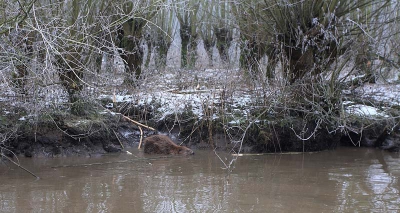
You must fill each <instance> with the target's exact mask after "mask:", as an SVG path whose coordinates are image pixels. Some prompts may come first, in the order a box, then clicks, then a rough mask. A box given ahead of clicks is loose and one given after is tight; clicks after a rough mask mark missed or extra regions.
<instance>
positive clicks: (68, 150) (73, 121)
mask: <svg viewBox="0 0 400 213" xmlns="http://www.w3.org/2000/svg"><path fill="white" fill-rule="evenodd" d="M144 134H145V135H144V137H145V136H146V135H148V134H153V133H152V132H147V131H144ZM139 140H140V131H139V129H138V128H137V126H136V125H134V124H132V123H131V122H128V121H126V120H124V119H123V118H122V116H120V115H112V114H111V113H106V114H97V115H96V117H76V116H72V115H70V114H68V115H61V114H53V115H51V116H50V115H48V116H43V117H42V118H41V119H40V121H38V122H37V123H36V124H32V123H31V122H30V121H29V120H27V121H23V122H21V124H19V128H18V129H17V130H16V132H15V134H13V136H12V137H10V138H9V139H8V140H6V141H5V142H4V143H3V144H1V146H0V148H1V152H2V153H3V154H5V155H7V156H9V157H13V156H15V155H17V156H20V155H24V156H26V157H38V156H45V157H55V156H72V155H88V156H90V155H93V154H103V153H112V152H120V151H121V150H122V149H123V147H125V148H126V147H134V146H137V145H138V142H139ZM122 146H123V147H122Z"/></svg>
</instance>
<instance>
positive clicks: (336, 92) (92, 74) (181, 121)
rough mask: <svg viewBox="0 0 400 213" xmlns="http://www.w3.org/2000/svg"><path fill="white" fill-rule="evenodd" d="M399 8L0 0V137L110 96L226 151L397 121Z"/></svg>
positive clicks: (382, 0) (291, 2)
mask: <svg viewBox="0 0 400 213" xmlns="http://www.w3.org/2000/svg"><path fill="white" fill-rule="evenodd" d="M399 11H400V4H399V2H397V1H388V0H358V1H351V0H344V1H343V0H342V1H339V0H328V1H318V0H306V1H300V0H278V1H276V0H273V1H269V0H266V1H258V0H233V1H225V0H204V1H194V0H183V1H181V0H117V1H100V0H90V1H80V0H66V1H49V0H28V1H22V2H21V1H16V0H0V37H1V39H0V70H1V73H0V77H1V78H0V79H1V80H0V84H1V88H0V94H1V96H0V107H1V109H0V135H1V138H0V143H1V144H2V146H1V147H2V148H1V149H2V150H3V149H8V147H7V144H6V142H7V141H9V140H12V139H13V138H15V137H17V136H18V134H19V133H18V131H19V130H20V129H21V123H25V124H26V123H29V124H30V125H32V126H35V124H38V122H39V121H40V120H42V118H43V117H45V115H52V114H54V113H70V114H72V115H74V116H79V117H85V118H88V117H90V118H93V117H96V116H97V114H96V113H93V112H94V111H96V112H98V111H103V110H106V109H110V110H112V111H114V112H120V113H122V114H124V115H127V116H130V117H131V118H132V119H134V120H137V121H139V122H142V123H146V124H148V125H153V126H156V127H157V128H158V129H162V130H164V131H171V132H172V131H173V130H174V129H178V130H179V134H180V136H181V139H182V140H183V141H184V142H189V141H191V143H204V144H207V145H209V146H210V147H218V146H219V144H218V141H221V140H220V139H218V138H221V137H219V136H218V137H217V135H224V137H223V138H224V140H223V141H225V142H226V143H229V144H231V148H232V150H234V151H235V152H240V151H242V150H243V147H246V146H247V145H248V146H250V145H252V146H256V147H258V148H256V150H249V151H290V150H295V151H311V150H320V149H324V148H329V147H331V146H334V145H332V144H328V145H324V146H319V145H316V143H319V142H318V141H321V140H322V139H323V138H321V134H323V135H332V136H333V135H350V136H351V137H349V139H350V140H351V142H352V143H353V144H354V145H359V144H360V143H362V141H361V138H362V137H365V134H364V133H365V132H366V130H367V129H369V128H370V129H373V130H374V131H376V133H375V134H374V135H373V136H371V137H372V138H373V137H375V138H379V137H380V136H382V134H383V133H382V132H384V135H386V134H388V135H390V134H392V133H393V134H392V135H394V134H397V132H399V128H398V126H397V124H398V122H399V120H398V117H399V98H400V97H399V93H398V91H399V89H398V88H399V67H400V42H399V41H400V38H399V32H400V27H399V26H400V24H399V21H400V20H399ZM94 114H96V116H94ZM10 117H14V118H12V119H11V118H10ZM97 118H98V117H96V119H97ZM11 120H12V122H11ZM377 127H379V128H377ZM60 131H63V130H62V129H60ZM88 131H90V129H89V130H88ZM88 135H90V133H88ZM352 135H356V136H357V137H353V136H352ZM71 136H72V137H73V135H71ZM324 137H325V136H324ZM382 137H383V136H382ZM291 138H294V139H296V140H298V141H297V142H296V141H291V142H284V141H282V140H283V139H286V140H291ZM332 140H334V139H332ZM335 140H336V139H335ZM374 140H377V141H378V139H374ZM287 143H297V144H295V145H287ZM332 143H333V144H334V142H332ZM246 144H247V145H246ZM373 144H374V145H377V144H380V145H382V142H381V141H378V142H376V143H373ZM249 149H250V148H249Z"/></svg>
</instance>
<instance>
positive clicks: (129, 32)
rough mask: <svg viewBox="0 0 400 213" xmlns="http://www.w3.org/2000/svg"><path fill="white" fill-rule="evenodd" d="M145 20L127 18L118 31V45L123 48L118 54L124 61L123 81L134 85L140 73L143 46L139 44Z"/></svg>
mask: <svg viewBox="0 0 400 213" xmlns="http://www.w3.org/2000/svg"><path fill="white" fill-rule="evenodd" d="M145 25H146V21H145V20H142V19H129V20H128V21H126V22H125V23H124V24H123V25H122V28H121V29H120V30H119V32H118V39H119V41H120V42H119V47H120V48H123V51H121V52H120V56H121V58H122V60H123V61H124V65H125V71H126V74H127V75H126V77H125V80H124V82H125V83H126V84H128V85H134V82H135V81H136V80H137V79H139V77H140V75H141V73H142V64H143V55H144V52H143V47H142V46H141V45H140V40H141V38H142V30H143V27H144V26H145Z"/></svg>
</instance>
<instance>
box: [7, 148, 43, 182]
mask: <svg viewBox="0 0 400 213" xmlns="http://www.w3.org/2000/svg"><path fill="white" fill-rule="evenodd" d="M0 155H1V157H3V158H5V159H7V160H8V161H10V162H11V163H13V164H14V165H16V166H18V167H19V168H20V169H22V170H24V171H25V172H28V173H29V174H31V175H32V176H33V177H35V178H36V179H40V177H39V176H37V175H35V174H34V173H33V172H31V171H29V170H28V169H27V168H25V167H23V166H21V164H19V163H17V162H15V161H13V160H12V159H11V158H9V157H7V156H6V155H4V154H0Z"/></svg>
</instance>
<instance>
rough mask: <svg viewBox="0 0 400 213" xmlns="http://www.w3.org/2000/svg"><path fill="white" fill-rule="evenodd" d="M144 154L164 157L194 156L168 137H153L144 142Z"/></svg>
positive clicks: (190, 151)
mask: <svg viewBox="0 0 400 213" xmlns="http://www.w3.org/2000/svg"><path fill="white" fill-rule="evenodd" d="M143 143H144V153H146V154H163V155H192V154H194V152H193V151H192V150H191V149H189V148H187V147H185V146H178V145H176V144H175V143H174V142H173V141H172V140H171V139H170V138H169V137H168V136H165V135H152V136H150V137H147V138H146V139H144V141H143Z"/></svg>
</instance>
